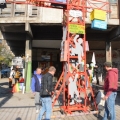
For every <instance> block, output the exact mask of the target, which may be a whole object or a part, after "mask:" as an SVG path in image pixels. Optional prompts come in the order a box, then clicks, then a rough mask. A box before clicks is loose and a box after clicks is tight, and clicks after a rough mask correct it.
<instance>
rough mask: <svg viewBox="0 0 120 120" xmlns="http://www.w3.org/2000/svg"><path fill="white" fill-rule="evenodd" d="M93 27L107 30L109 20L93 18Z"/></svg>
mask: <svg viewBox="0 0 120 120" xmlns="http://www.w3.org/2000/svg"><path fill="white" fill-rule="evenodd" d="M91 28H92V29H101V30H106V29H107V22H105V21H102V20H93V21H92V23H91Z"/></svg>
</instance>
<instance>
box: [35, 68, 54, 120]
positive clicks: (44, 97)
mask: <svg viewBox="0 0 120 120" xmlns="http://www.w3.org/2000/svg"><path fill="white" fill-rule="evenodd" d="M55 72H56V68H55V67H53V66H51V67H50V68H49V70H48V73H46V74H45V75H43V77H42V79H41V90H40V95H41V101H42V108H41V111H40V113H39V115H38V118H37V120H41V119H42V116H43V114H44V112H46V117H45V120H50V117H51V113H52V98H51V96H52V92H53V84H52V80H53V76H54V74H55Z"/></svg>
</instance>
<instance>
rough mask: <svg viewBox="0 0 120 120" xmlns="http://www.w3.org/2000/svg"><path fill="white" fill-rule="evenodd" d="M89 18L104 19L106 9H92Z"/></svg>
mask: <svg viewBox="0 0 120 120" xmlns="http://www.w3.org/2000/svg"><path fill="white" fill-rule="evenodd" d="M90 19H91V20H94V19H98V20H106V11H103V10H97V9H94V10H93V11H92V12H91V14H90Z"/></svg>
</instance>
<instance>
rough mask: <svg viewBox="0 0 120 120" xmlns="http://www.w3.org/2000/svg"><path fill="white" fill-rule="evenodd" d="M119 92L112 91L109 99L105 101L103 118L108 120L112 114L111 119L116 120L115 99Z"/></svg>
mask: <svg viewBox="0 0 120 120" xmlns="http://www.w3.org/2000/svg"><path fill="white" fill-rule="evenodd" d="M116 96H117V92H112V93H111V94H110V96H109V97H108V99H107V100H106V101H105V113H104V117H103V120H107V119H108V117H109V115H110V120H116V115H115V99H116Z"/></svg>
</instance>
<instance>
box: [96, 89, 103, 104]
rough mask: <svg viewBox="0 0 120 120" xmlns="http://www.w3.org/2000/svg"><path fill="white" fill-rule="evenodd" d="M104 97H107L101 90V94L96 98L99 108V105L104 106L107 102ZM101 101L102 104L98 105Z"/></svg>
mask: <svg viewBox="0 0 120 120" xmlns="http://www.w3.org/2000/svg"><path fill="white" fill-rule="evenodd" d="M104 96H105V95H104V94H103V92H102V91H101V90H99V92H98V94H97V96H96V103H97V104H98V106H99V105H102V106H104V104H105V100H103V99H102V98H104ZM99 100H100V102H99V103H98V101H99Z"/></svg>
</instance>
